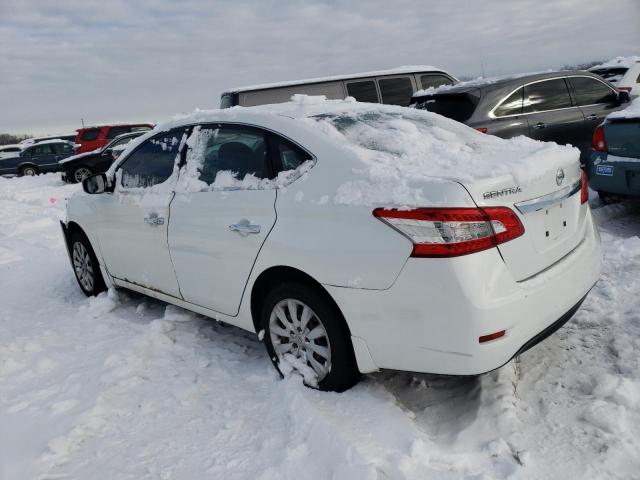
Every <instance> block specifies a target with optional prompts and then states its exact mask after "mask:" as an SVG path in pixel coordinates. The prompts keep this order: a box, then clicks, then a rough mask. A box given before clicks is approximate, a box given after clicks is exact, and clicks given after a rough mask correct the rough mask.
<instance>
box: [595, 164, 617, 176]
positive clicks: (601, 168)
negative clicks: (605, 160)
mask: <svg viewBox="0 0 640 480" xmlns="http://www.w3.org/2000/svg"><path fill="white" fill-rule="evenodd" d="M596 175H602V176H605V177H613V165H596Z"/></svg>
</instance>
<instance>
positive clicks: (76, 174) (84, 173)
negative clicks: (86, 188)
mask: <svg viewBox="0 0 640 480" xmlns="http://www.w3.org/2000/svg"><path fill="white" fill-rule="evenodd" d="M91 175H93V172H91V169H90V168H89V167H84V166H81V167H77V168H75V169H74V170H73V173H72V175H71V178H72V180H73V182H74V183H82V181H83V180H84V179H85V178H88V177H90V176H91Z"/></svg>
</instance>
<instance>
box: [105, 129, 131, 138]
mask: <svg viewBox="0 0 640 480" xmlns="http://www.w3.org/2000/svg"><path fill="white" fill-rule="evenodd" d="M130 131H131V127H111V128H110V129H109V131H108V132H107V138H108V139H109V140H111V139H113V138H116V137H117V136H118V135H122V134H123V133H129V132H130Z"/></svg>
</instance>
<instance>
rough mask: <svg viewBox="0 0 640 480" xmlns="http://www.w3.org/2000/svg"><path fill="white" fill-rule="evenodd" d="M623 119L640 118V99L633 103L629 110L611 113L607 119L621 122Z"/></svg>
mask: <svg viewBox="0 0 640 480" xmlns="http://www.w3.org/2000/svg"><path fill="white" fill-rule="evenodd" d="M622 118H640V97H638V98H636V99H635V100H634V101H633V102H631V104H630V105H629V106H628V107H627V108H625V109H623V110H618V111H616V112H613V113H610V114H609V115H608V116H607V119H610V120H619V119H622Z"/></svg>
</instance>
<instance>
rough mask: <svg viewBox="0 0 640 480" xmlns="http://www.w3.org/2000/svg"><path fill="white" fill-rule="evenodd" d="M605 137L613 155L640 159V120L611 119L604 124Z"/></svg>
mask: <svg viewBox="0 0 640 480" xmlns="http://www.w3.org/2000/svg"><path fill="white" fill-rule="evenodd" d="M604 135H605V139H606V141H607V150H608V152H609V153H610V154H611V155H615V156H618V157H627V158H640V118H619V119H610V120H608V121H607V123H605V124H604Z"/></svg>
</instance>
